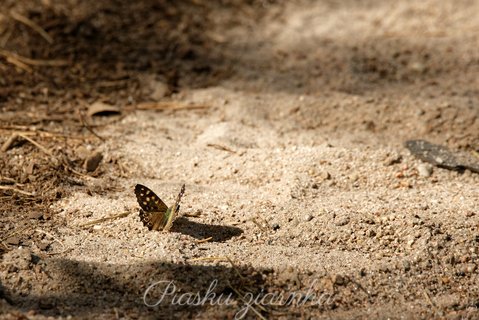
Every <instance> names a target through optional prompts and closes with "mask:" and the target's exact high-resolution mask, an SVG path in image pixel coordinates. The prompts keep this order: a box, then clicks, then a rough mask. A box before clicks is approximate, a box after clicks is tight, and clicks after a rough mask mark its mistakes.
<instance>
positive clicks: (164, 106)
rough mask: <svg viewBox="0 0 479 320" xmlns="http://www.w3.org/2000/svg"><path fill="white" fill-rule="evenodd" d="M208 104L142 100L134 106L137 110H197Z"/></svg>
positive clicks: (206, 107) (204, 107)
mask: <svg viewBox="0 0 479 320" xmlns="http://www.w3.org/2000/svg"><path fill="white" fill-rule="evenodd" d="M209 107H210V106H206V105H200V104H180V103H178V102H169V101H164V102H143V103H139V104H138V105H137V106H136V109H137V110H157V111H163V110H174V111H176V110H198V109H208V108H209Z"/></svg>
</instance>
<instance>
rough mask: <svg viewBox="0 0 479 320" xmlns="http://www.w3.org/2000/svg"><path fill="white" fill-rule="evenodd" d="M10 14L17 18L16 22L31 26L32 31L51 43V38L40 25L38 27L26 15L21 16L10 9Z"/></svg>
mask: <svg viewBox="0 0 479 320" xmlns="http://www.w3.org/2000/svg"><path fill="white" fill-rule="evenodd" d="M10 16H11V17H12V18H13V19H15V20H17V21H18V22H21V23H23V24H24V25H26V26H27V27H30V28H32V29H33V30H34V31H36V32H37V33H38V34H39V35H41V36H42V37H43V39H45V40H46V41H47V42H48V43H50V44H52V43H53V38H52V37H51V36H50V35H49V34H48V33H47V32H46V31H45V30H44V29H42V27H40V26H39V25H38V24H36V23H35V22H33V21H32V20H30V19H28V18H27V17H24V16H22V15H21V14H19V13H16V12H14V11H10Z"/></svg>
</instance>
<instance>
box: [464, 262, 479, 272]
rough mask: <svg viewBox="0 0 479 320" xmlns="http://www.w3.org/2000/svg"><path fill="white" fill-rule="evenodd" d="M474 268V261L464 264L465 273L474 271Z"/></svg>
mask: <svg viewBox="0 0 479 320" xmlns="http://www.w3.org/2000/svg"><path fill="white" fill-rule="evenodd" d="M476 268H477V266H476V265H475V264H474V263H468V264H466V266H465V268H464V271H465V272H466V273H473V272H474V271H476Z"/></svg>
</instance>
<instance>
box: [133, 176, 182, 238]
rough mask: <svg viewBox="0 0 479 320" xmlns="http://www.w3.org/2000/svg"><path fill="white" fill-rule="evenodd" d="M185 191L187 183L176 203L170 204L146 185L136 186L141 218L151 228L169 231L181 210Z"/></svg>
mask: <svg viewBox="0 0 479 320" xmlns="http://www.w3.org/2000/svg"><path fill="white" fill-rule="evenodd" d="M184 193H185V185H183V186H182V187H181V190H180V193H179V194H178V196H177V197H176V202H175V204H174V205H173V206H172V207H170V208H168V206H167V205H166V204H165V203H164V202H163V201H162V200H161V199H160V197H158V196H157V195H156V194H155V193H154V192H153V191H151V190H150V189H149V188H147V187H145V186H144V185H141V184H137V185H136V186H135V195H136V199H137V200H138V204H139V205H140V207H141V209H140V220H141V222H143V224H144V225H145V226H147V227H148V229H149V230H162V231H169V230H170V228H171V226H172V225H173V221H174V220H175V218H176V215H177V214H178V211H179V210H180V201H181V197H182V196H183V194H184Z"/></svg>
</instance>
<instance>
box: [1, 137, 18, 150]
mask: <svg viewBox="0 0 479 320" xmlns="http://www.w3.org/2000/svg"><path fill="white" fill-rule="evenodd" d="M17 138H18V135H16V134H12V135H11V136H10V138H8V139H7V141H5V142H4V143H3V145H2V148H1V149H0V151H2V152H6V151H7V150H8V149H10V147H11V146H12V145H13V144H14V143H15V141H17Z"/></svg>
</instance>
